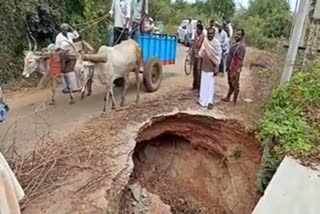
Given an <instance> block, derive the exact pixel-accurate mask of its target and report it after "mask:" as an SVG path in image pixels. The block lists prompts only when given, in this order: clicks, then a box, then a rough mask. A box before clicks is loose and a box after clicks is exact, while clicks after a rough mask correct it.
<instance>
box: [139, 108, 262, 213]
mask: <svg viewBox="0 0 320 214" xmlns="http://www.w3.org/2000/svg"><path fill="white" fill-rule="evenodd" d="M136 140H137V146H136V148H135V152H134V155H133V160H134V164H135V167H134V171H133V179H136V180H138V181H140V183H141V184H142V186H143V187H144V188H146V190H147V191H148V192H150V193H153V194H155V195H158V196H159V197H160V199H161V200H162V201H163V202H164V203H166V204H168V205H169V206H170V207H171V212H172V213H177V214H178V213H190V214H191V213H192V214H197V213H206V214H207V213H219V214H220V213H221V214H222V213H237V214H241V213H244V214H247V213H251V211H252V210H253V208H254V206H255V204H256V202H257V201H258V197H259V195H258V193H257V189H256V186H255V183H256V175H257V171H258V168H259V163H260V158H261V155H260V147H259V145H258V143H257V140H256V138H255V135H254V133H253V132H248V131H245V129H244V128H243V126H242V125H241V124H240V123H238V122H237V121H234V120H218V119H214V118H212V117H207V116H199V115H190V114H185V113H180V114H176V115H171V116H166V117H157V118H155V119H154V120H152V121H151V123H149V124H148V125H146V126H145V127H143V128H142V129H141V130H140V132H139V134H138V137H137V139H136Z"/></svg>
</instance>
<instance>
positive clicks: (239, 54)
mask: <svg viewBox="0 0 320 214" xmlns="http://www.w3.org/2000/svg"><path fill="white" fill-rule="evenodd" d="M232 36H233V37H234V42H233V43H231V38H232ZM244 36H245V32H244V30H243V29H238V30H236V31H235V34H234V35H233V29H232V27H231V23H230V21H229V19H226V18H225V19H224V21H223V24H220V23H219V22H214V21H211V22H210V26H209V28H207V29H205V28H204V26H203V24H202V23H201V21H198V23H197V28H196V35H195V38H194V41H193V44H192V46H191V48H190V51H191V54H192V56H193V63H194V64H193V89H194V90H199V104H200V105H201V106H203V107H207V108H208V109H212V108H213V103H214V91H215V76H216V75H217V74H218V73H221V74H222V75H224V73H225V71H226V72H227V74H228V84H229V91H228V93H227V95H226V97H225V98H224V99H222V100H223V101H225V102H230V100H231V96H232V95H233V102H234V104H236V103H237V100H238V95H239V90H240V73H241V71H242V66H243V61H244V57H245V53H246V48H245V45H244V43H243V38H244Z"/></svg>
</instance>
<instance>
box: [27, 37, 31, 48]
mask: <svg viewBox="0 0 320 214" xmlns="http://www.w3.org/2000/svg"><path fill="white" fill-rule="evenodd" d="M27 40H28V44H29V51H32V44H31V41H30V38H29V36H27Z"/></svg>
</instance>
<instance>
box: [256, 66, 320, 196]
mask: <svg viewBox="0 0 320 214" xmlns="http://www.w3.org/2000/svg"><path fill="white" fill-rule="evenodd" d="M260 136H261V139H262V142H265V143H266V144H265V145H264V146H267V147H268V149H267V151H268V153H267V154H266V159H265V162H264V163H263V166H262V169H261V173H260V175H259V181H258V182H259V186H260V188H261V189H262V190H263V189H265V188H266V186H267V184H268V183H269V181H270V179H271V178H272V176H273V174H274V172H275V170H276V169H277V167H278V165H279V163H280V161H281V160H282V159H283V158H284V156H285V155H292V156H294V157H297V158H299V159H301V160H303V161H304V162H305V163H306V164H310V163H312V162H313V161H316V162H318V161H319V160H320V143H319V142H320V141H319V140H320V64H315V65H313V66H311V67H310V68H308V69H307V70H306V71H300V72H297V73H296V74H295V75H294V77H293V79H292V81H291V82H290V83H289V84H288V85H285V86H282V87H280V88H278V89H276V90H275V91H274V93H273V96H272V97H271V99H270V100H269V102H268V103H267V104H266V110H265V115H264V118H263V120H262V122H261V130H260Z"/></svg>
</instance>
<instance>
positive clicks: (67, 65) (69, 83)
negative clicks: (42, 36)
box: [55, 23, 79, 93]
mask: <svg viewBox="0 0 320 214" xmlns="http://www.w3.org/2000/svg"><path fill="white" fill-rule="evenodd" d="M60 30H61V32H60V33H59V34H58V35H57V37H56V42H55V48H56V49H58V50H59V49H61V50H68V49H69V48H70V44H73V42H74V40H75V39H77V38H79V33H78V32H77V31H76V30H74V29H73V28H72V27H71V26H70V25H69V24H66V23H63V24H61V26H60ZM61 61H62V67H63V68H62V72H63V73H64V74H66V73H68V75H67V76H68V77H66V76H65V75H64V78H62V81H63V85H64V88H63V90H62V92H63V93H69V91H70V90H69V89H72V91H74V92H75V91H77V90H78V87H77V86H76V84H75V82H76V78H75V73H74V65H75V60H70V59H68V58H67V56H66V53H63V54H62V60H61Z"/></svg>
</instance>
